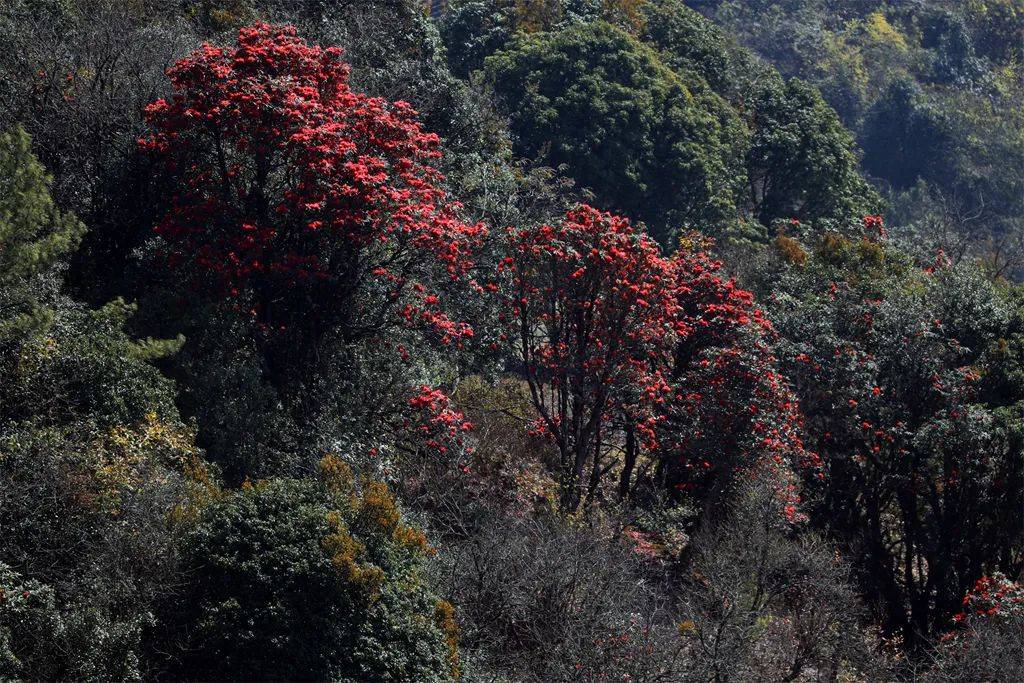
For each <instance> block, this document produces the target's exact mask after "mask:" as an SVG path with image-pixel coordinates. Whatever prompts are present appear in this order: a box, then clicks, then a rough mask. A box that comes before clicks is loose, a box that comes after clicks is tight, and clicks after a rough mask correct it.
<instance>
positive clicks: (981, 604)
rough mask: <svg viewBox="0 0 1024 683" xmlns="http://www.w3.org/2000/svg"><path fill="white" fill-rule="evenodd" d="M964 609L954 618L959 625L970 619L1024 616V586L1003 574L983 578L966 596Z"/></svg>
mask: <svg viewBox="0 0 1024 683" xmlns="http://www.w3.org/2000/svg"><path fill="white" fill-rule="evenodd" d="M963 606H964V609H963V611H962V612H960V613H959V614H957V615H955V616H954V617H953V620H954V621H956V622H957V623H959V622H962V621H964V620H966V619H967V618H968V617H970V618H988V617H1000V618H1001V617H1008V616H1018V617H1019V616H1024V586H1022V585H1021V584H1020V583H1018V582H1016V581H1011V580H1009V579H1008V578H1006V577H1005V576H1003V575H1002V574H999V573H996V574H993V575H992V576H983V577H981V578H980V579H978V580H977V581H976V582H975V584H974V588H972V589H971V591H970V592H969V593H967V595H965V596H964V602H963Z"/></svg>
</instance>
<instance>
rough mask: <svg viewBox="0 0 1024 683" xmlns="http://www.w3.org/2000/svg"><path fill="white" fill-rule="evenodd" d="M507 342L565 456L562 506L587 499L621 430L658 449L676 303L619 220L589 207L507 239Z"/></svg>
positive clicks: (654, 258)
mask: <svg viewBox="0 0 1024 683" xmlns="http://www.w3.org/2000/svg"><path fill="white" fill-rule="evenodd" d="M510 238H511V242H512V245H513V246H512V249H513V252H512V256H509V257H507V258H505V259H504V260H503V261H502V262H501V263H500V264H499V271H501V272H502V273H504V274H505V275H506V277H507V278H508V279H509V280H510V286H509V287H508V292H509V296H508V300H507V302H506V303H507V308H508V310H509V311H510V312H511V316H510V317H509V318H508V319H507V321H508V324H509V330H508V333H507V338H508V339H509V340H510V342H511V343H512V344H513V345H514V348H515V350H516V353H517V354H518V355H519V357H520V358H521V360H522V363H523V369H524V371H525V374H526V380H527V382H528V383H529V386H530V393H531V398H532V401H533V404H534V407H535V408H536V409H537V413H538V417H539V419H538V422H537V427H538V429H539V431H541V432H543V433H544V434H546V435H547V436H548V437H549V438H551V440H552V441H553V442H554V444H555V445H556V447H557V448H558V451H559V453H560V456H561V472H560V473H559V474H560V477H561V484H562V488H563V500H562V504H563V507H565V508H567V509H570V510H572V509H576V507H578V506H579V505H580V504H581V503H582V502H585V500H587V499H590V498H592V497H593V496H594V495H595V494H596V493H597V489H598V485H599V483H600V480H601V477H602V476H603V475H604V474H606V473H607V471H608V470H609V469H610V467H612V466H613V465H614V463H613V462H612V461H610V458H609V455H610V451H611V450H612V449H613V448H616V447H618V445H619V442H620V438H619V436H620V434H621V433H622V432H623V431H627V432H629V433H630V434H637V435H639V438H640V439H641V440H643V441H644V442H646V443H647V445H648V446H649V447H653V446H654V442H655V439H654V429H653V427H654V422H655V420H656V418H655V413H654V411H653V406H654V405H656V404H657V403H659V402H661V401H663V400H664V399H665V397H666V396H667V394H668V392H669V390H668V384H667V383H666V381H665V378H664V376H663V375H662V368H664V367H666V363H667V360H668V357H669V356H668V354H669V353H670V351H671V348H672V347H671V343H670V339H671V337H672V335H673V333H674V330H673V319H674V310H675V306H676V304H675V299H674V297H673V296H672V292H671V285H672V277H671V275H672V273H671V268H670V266H669V262H668V261H667V260H666V259H665V258H663V257H662V256H661V254H660V253H659V249H658V246H657V244H656V243H655V242H654V241H653V240H651V239H650V238H649V237H647V236H646V235H644V234H642V233H641V232H639V231H637V230H636V229H635V228H634V227H633V226H632V225H630V223H629V221H628V220H626V219H625V218H620V217H618V216H613V215H611V214H607V213H602V212H600V211H598V210H597V209H594V208H591V207H589V206H580V207H578V208H576V209H574V210H572V211H569V212H568V213H567V214H566V216H565V219H564V220H563V221H562V222H561V223H559V224H558V225H556V226H550V225H542V226H539V227H537V228H531V229H524V230H519V231H514V232H513V233H512V234H511V235H510Z"/></svg>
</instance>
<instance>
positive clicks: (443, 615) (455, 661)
mask: <svg viewBox="0 0 1024 683" xmlns="http://www.w3.org/2000/svg"><path fill="white" fill-rule="evenodd" d="M434 623H435V624H436V625H437V627H438V628H439V629H441V633H443V634H444V642H445V645H446V646H447V648H448V663H449V665H450V666H451V671H452V678H454V679H455V680H458V679H459V678H461V677H462V671H461V667H460V663H459V625H458V623H457V622H456V621H455V608H454V607H452V604H451V603H450V602H448V601H447V600H438V601H437V603H436V604H435V606H434Z"/></svg>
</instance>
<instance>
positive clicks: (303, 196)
mask: <svg viewBox="0 0 1024 683" xmlns="http://www.w3.org/2000/svg"><path fill="white" fill-rule="evenodd" d="M168 74H169V76H170V79H171V85H172V86H173V90H174V95H173V97H172V99H171V100H170V101H165V100H159V101H157V102H155V103H154V104H152V105H150V106H149V107H147V109H146V120H147V121H148V123H149V125H150V126H151V128H152V133H151V134H150V135H149V136H148V137H146V138H145V139H143V140H142V141H141V144H142V145H143V146H144V148H145V149H146V150H148V151H149V152H151V153H152V154H153V156H154V157H156V158H157V159H158V160H159V161H160V162H161V163H162V165H163V168H164V169H165V170H166V171H167V172H168V173H169V174H170V175H171V176H172V178H173V181H174V182H173V185H172V187H173V190H172V195H171V197H170V199H169V206H168V209H167V211H166V213H164V215H163V218H162V219H161V220H160V221H159V224H158V225H157V227H156V231H157V233H158V234H159V235H160V237H161V238H162V239H163V241H164V245H165V249H164V252H163V253H164V255H165V256H166V259H167V262H168V263H169V264H171V265H172V266H173V267H175V268H176V269H177V270H178V271H179V272H181V273H183V274H184V275H185V276H186V277H187V278H188V279H189V280H190V281H191V283H192V285H193V288H194V290H195V291H196V292H197V293H198V294H201V295H202V296H204V297H208V298H211V299H214V300H230V301H231V302H233V303H234V305H235V307H236V308H237V309H238V310H241V311H244V312H246V314H247V315H248V316H250V317H251V320H252V322H253V323H254V325H255V328H256V330H257V331H258V338H259V339H260V342H261V344H262V345H263V348H264V350H265V355H266V360H267V364H268V367H269V370H270V374H271V379H272V380H274V381H275V383H276V384H277V385H278V386H279V387H280V386H281V385H283V384H284V383H285V382H286V380H288V379H289V378H290V376H291V375H293V374H295V373H297V372H301V370H302V368H304V367H305V366H306V365H308V364H311V363H310V360H311V359H313V358H317V357H319V355H320V353H321V350H322V346H323V345H324V343H325V342H326V341H327V340H328V339H334V340H337V341H339V342H342V343H345V344H351V343H354V342H359V341H364V340H366V339H368V338H374V337H380V336H381V335H383V334H385V333H387V332H388V331H389V330H393V329H396V328H397V327H399V326H410V325H411V326H417V327H420V328H422V329H424V330H427V331H428V332H430V333H431V334H435V335H437V337H438V338H439V339H440V340H441V341H443V342H446V343H448V342H452V341H454V340H458V339H459V338H461V337H465V336H468V335H470V334H472V330H471V329H470V328H469V326H468V325H465V324H462V323H458V322H455V321H452V320H451V319H449V317H448V316H447V315H446V314H445V313H444V309H443V308H442V303H443V302H442V301H441V299H442V298H443V297H442V293H441V291H439V289H437V288H435V287H432V283H443V282H445V281H447V280H452V279H458V278H460V277H461V276H463V275H464V274H465V273H466V272H467V270H468V269H469V268H470V266H471V262H470V258H469V256H470V252H471V250H472V248H473V246H474V243H475V242H476V241H478V240H479V239H480V238H481V237H482V236H483V234H484V229H483V228H482V227H481V226H479V225H468V224H466V223H464V222H462V221H460V220H459V218H458V216H457V210H458V206H457V205H456V204H454V203H452V202H451V201H449V200H448V198H447V197H446V196H445V193H444V191H443V190H442V189H441V188H440V183H441V181H442V177H441V176H440V174H439V173H438V172H437V170H435V168H434V165H433V164H434V162H435V161H436V159H437V158H438V156H439V152H438V138H437V136H436V135H434V134H431V133H426V132H424V131H423V130H422V129H421V127H420V125H419V123H418V122H417V120H416V113H415V112H414V111H413V110H412V109H411V107H410V106H409V105H408V104H406V103H404V102H394V103H389V102H387V101H385V100H382V99H379V98H373V97H369V96H367V95H364V94H361V93H356V92H353V91H352V90H351V89H350V87H349V84H348V74H349V69H348V67H347V65H346V64H344V63H343V62H342V60H341V51H340V50H339V49H337V48H327V49H323V48H320V47H317V46H311V45H307V44H306V43H305V42H304V41H303V40H302V39H300V38H299V37H298V36H297V35H296V32H295V29H294V28H292V27H287V26H283V27H282V26H271V25H267V24H256V25H254V26H251V27H248V28H243V29H241V30H240V31H239V34H238V40H237V43H236V44H235V45H234V46H231V47H213V46H210V45H204V46H203V47H202V48H200V49H199V50H197V51H196V52H194V53H193V54H192V55H190V56H189V57H187V58H185V59H183V60H181V61H180V62H178V63H177V64H176V65H175V66H174V67H172V68H171V69H170V70H169V72H168Z"/></svg>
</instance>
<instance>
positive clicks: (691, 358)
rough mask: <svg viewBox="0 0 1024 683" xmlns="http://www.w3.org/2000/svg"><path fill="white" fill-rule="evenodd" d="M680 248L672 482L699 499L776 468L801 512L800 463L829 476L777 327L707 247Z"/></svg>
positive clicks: (782, 491)
mask: <svg viewBox="0 0 1024 683" xmlns="http://www.w3.org/2000/svg"><path fill="white" fill-rule="evenodd" d="M694 247H695V248H694V249H691V250H688V251H680V252H679V253H677V254H676V256H675V257H674V259H673V264H674V268H675V273H676V281H675V287H674V291H675V293H676V297H677V322H676V325H675V327H676V330H677V335H678V336H677V341H676V347H675V352H674V356H673V366H672V370H671V373H670V375H671V377H672V386H673V397H672V399H673V400H672V401H670V402H668V403H666V408H667V410H666V411H665V419H664V420H663V421H662V423H661V432H662V434H663V436H662V439H661V441H662V444H661V446H662V451H663V453H664V454H665V456H666V457H669V461H670V465H673V466H672V467H670V468H669V474H670V478H671V482H672V484H673V485H674V486H676V487H677V488H680V489H685V490H690V491H694V492H695V493H697V494H698V495H702V494H704V493H706V492H707V491H708V490H710V489H711V488H712V486H711V484H712V482H713V481H716V480H720V478H721V477H723V476H726V477H728V476H731V475H732V473H734V472H736V471H751V472H753V471H755V470H760V471H765V470H766V471H767V474H768V475H769V478H770V480H771V481H772V482H774V485H775V487H776V491H777V494H778V496H779V499H780V502H781V505H782V510H783V513H784V514H785V516H786V517H787V518H788V519H790V520H791V521H798V520H801V519H802V518H803V515H802V513H800V512H799V509H798V504H799V496H798V493H797V492H798V484H797V478H796V476H795V474H794V468H795V467H799V468H803V469H811V470H813V471H814V472H816V473H817V475H818V476H822V475H821V463H820V460H819V458H818V457H817V455H816V454H814V453H812V452H810V451H808V450H806V449H805V448H804V444H803V441H802V439H801V429H802V417H801V414H800V411H799V407H798V403H797V400H796V398H795V396H794V395H793V393H792V391H791V390H790V388H789V385H788V383H787V382H786V380H785V378H783V376H782V375H781V374H780V372H779V371H778V363H777V360H776V358H775V356H774V354H773V353H772V351H771V344H770V341H771V338H772V336H773V334H774V333H773V331H772V328H771V325H770V323H769V322H768V320H767V319H766V318H765V316H764V314H763V313H762V312H761V311H760V310H759V309H758V308H757V307H756V306H755V305H754V300H753V296H752V295H751V294H750V292H747V291H745V290H743V289H740V288H739V287H737V286H736V283H735V282H734V281H733V280H730V279H727V278H724V277H723V276H722V274H721V264H720V263H719V262H717V261H714V260H712V259H711V258H710V257H708V255H707V253H706V251H705V249H704V247H705V245H703V244H700V243H697V244H695V245H694Z"/></svg>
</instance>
